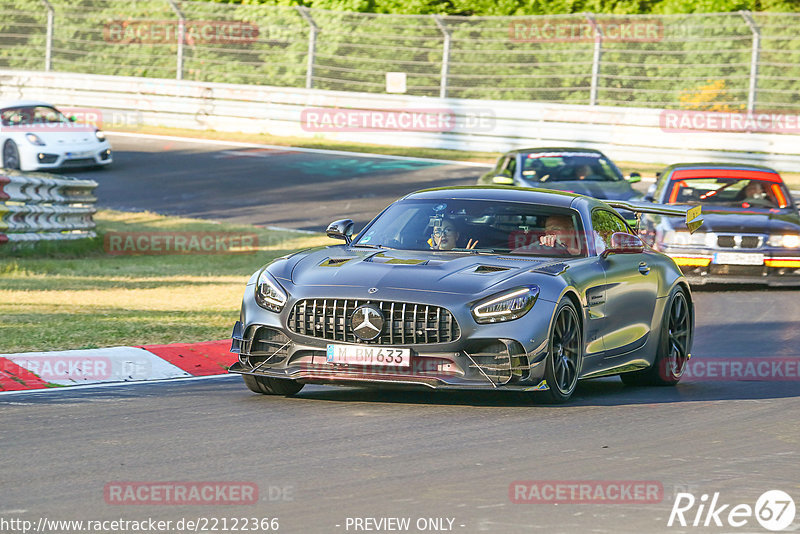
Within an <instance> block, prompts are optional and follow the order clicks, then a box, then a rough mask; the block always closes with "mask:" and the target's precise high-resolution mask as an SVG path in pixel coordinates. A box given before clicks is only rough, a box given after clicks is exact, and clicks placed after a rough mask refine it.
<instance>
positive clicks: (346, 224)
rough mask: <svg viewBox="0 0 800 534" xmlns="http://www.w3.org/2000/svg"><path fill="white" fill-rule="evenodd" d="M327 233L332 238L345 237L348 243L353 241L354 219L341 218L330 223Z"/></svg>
mask: <svg viewBox="0 0 800 534" xmlns="http://www.w3.org/2000/svg"><path fill="white" fill-rule="evenodd" d="M325 233H326V234H328V237H330V238H331V239H343V240H344V241H345V243H347V244H348V245H349V244H350V243H351V242H352V241H353V220H352V219H341V220H338V221H333V222H332V223H330V224H329V225H328V228H327V230H325Z"/></svg>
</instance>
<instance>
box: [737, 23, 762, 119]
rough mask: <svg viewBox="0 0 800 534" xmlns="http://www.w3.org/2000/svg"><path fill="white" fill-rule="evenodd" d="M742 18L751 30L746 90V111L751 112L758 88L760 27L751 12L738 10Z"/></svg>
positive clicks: (754, 104)
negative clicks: (748, 73)
mask: <svg viewBox="0 0 800 534" xmlns="http://www.w3.org/2000/svg"><path fill="white" fill-rule="evenodd" d="M739 14H740V15H742V18H743V19H744V21H745V22H746V23H747V25H748V26H749V27H750V31H751V32H753V51H752V53H751V54H750V88H749V89H748V91H747V111H748V112H749V113H752V112H753V111H754V110H755V108H756V91H757V90H758V57H759V53H760V52H761V28H759V27H758V24H756V22H755V21H754V20H753V17H752V13H750V12H749V11H746V10H743V11H739Z"/></svg>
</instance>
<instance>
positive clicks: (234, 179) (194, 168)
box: [69, 134, 483, 232]
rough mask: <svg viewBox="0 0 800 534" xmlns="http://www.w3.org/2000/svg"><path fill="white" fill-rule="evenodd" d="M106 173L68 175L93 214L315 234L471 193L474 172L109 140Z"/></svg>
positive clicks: (305, 154)
mask: <svg viewBox="0 0 800 534" xmlns="http://www.w3.org/2000/svg"><path fill="white" fill-rule="evenodd" d="M109 139H110V140H111V142H112V143H113V145H112V146H113V147H114V164H113V166H112V167H111V168H109V169H100V170H90V171H83V172H70V173H69V174H71V175H73V176H80V177H84V178H91V179H93V180H96V181H97V182H99V184H100V185H99V187H98V188H97V190H96V194H97V196H98V197H99V199H100V202H99V203H98V205H99V206H100V207H106V208H114V209H122V210H143V209H147V210H152V211H156V212H158V213H164V214H170V215H187V216H191V217H204V218H211V219H219V220H226V221H229V222H242V223H248V224H258V225H273V226H281V227H286V228H302V229H306V230H316V231H319V232H322V231H324V230H325V227H326V226H327V224H328V223H329V222H331V221H333V220H335V219H342V218H350V219H353V220H354V221H355V222H356V224H357V225H358V226H360V225H363V224H365V223H367V222H369V221H370V220H371V219H372V218H373V217H374V216H375V215H376V214H377V213H378V212H379V211H380V210H382V209H383V208H385V207H386V206H387V205H388V204H390V203H391V202H393V201H395V200H396V199H397V198H399V197H400V196H402V195H404V194H406V193H410V192H412V191H415V190H417V189H424V188H427V187H440V186H451V185H472V184H474V183H475V180H477V177H478V176H479V175H480V174H481V172H482V170H483V169H482V168H480V167H465V166H462V165H441V164H438V163H431V162H425V161H409V160H398V159H385V158H378V157H354V156H348V155H327V154H324V155H323V154H316V153H308V152H300V151H296V150H291V149H289V148H287V149H285V150H284V149H278V150H271V149H263V148H238V147H231V146H225V145H209V144H201V143H195V142H182V141H173V140H162V139H138V138H132V137H121V136H114V135H113V134H110V135H109Z"/></svg>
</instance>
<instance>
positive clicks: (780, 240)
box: [767, 234, 800, 248]
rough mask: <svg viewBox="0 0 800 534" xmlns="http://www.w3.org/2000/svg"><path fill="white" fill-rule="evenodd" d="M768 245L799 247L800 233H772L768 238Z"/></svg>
mask: <svg viewBox="0 0 800 534" xmlns="http://www.w3.org/2000/svg"><path fill="white" fill-rule="evenodd" d="M767 245H769V246H771V247H782V248H797V247H800V235H795V234H786V235H771V236H769V239H767Z"/></svg>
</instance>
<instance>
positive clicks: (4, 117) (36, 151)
mask: <svg viewBox="0 0 800 534" xmlns="http://www.w3.org/2000/svg"><path fill="white" fill-rule="evenodd" d="M0 151H1V153H2V167H3V168H5V169H18V170H23V171H37V170H42V171H44V170H51V169H59V168H63V167H102V166H105V165H109V164H110V163H111V162H112V160H113V158H112V155H111V145H110V144H109V142H108V140H107V139H106V136H105V134H104V133H103V132H102V131H101V130H99V129H98V128H96V127H94V126H92V125H88V124H81V123H78V122H75V121H74V120H73V118H68V117H66V116H65V115H64V114H63V113H61V112H60V111H59V110H57V109H56V108H55V107H53V106H51V105H50V104H47V103H45V102H37V101H32V100H19V101H15V102H6V103H3V104H0Z"/></svg>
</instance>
